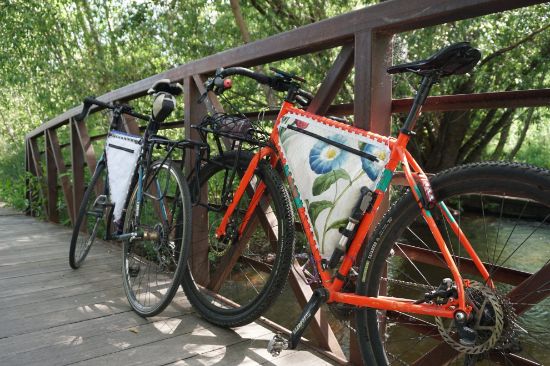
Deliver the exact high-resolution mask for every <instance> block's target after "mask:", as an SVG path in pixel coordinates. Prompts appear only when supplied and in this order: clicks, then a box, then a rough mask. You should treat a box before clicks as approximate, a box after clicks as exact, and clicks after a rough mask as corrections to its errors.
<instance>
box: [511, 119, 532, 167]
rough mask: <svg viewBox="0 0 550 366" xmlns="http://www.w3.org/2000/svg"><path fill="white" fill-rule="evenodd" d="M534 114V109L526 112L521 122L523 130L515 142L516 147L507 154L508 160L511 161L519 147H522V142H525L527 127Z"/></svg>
mask: <svg viewBox="0 0 550 366" xmlns="http://www.w3.org/2000/svg"><path fill="white" fill-rule="evenodd" d="M534 113H535V108H529V112H527V118H526V119H525V121H524V122H523V128H522V129H521V134H520V135H519V138H518V141H517V142H516V145H515V146H514V148H513V149H512V151H510V153H509V154H508V160H513V159H514V157H515V156H516V154H517V153H518V151H519V149H520V148H521V145H523V141H525V136H527V130H529V126H530V125H531V121H532V120H533V115H534Z"/></svg>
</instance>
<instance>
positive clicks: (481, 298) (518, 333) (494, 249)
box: [357, 163, 550, 365]
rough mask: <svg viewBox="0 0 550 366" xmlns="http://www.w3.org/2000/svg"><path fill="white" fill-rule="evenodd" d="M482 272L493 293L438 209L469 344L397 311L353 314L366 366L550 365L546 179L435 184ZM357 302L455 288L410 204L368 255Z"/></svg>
mask: <svg viewBox="0 0 550 366" xmlns="http://www.w3.org/2000/svg"><path fill="white" fill-rule="evenodd" d="M432 187H433V189H434V192H435V195H436V198H437V199H438V200H439V201H444V202H445V203H446V205H447V207H448V208H449V210H450V211H451V213H452V214H453V216H454V217H455V219H456V221H457V222H458V225H459V226H460V227H461V229H462V230H463V231H464V232H465V234H466V236H467V237H468V239H469V240H470V242H471V243H472V246H473V247H474V249H475V251H476V253H477V254H478V256H479V257H480V259H481V260H482V261H483V262H484V263H485V265H486V267H487V269H488V270H489V272H490V274H491V277H492V279H493V281H494V283H495V285H496V289H495V290H493V289H491V288H489V287H488V286H485V285H484V281H483V279H482V278H481V277H480V276H479V275H478V274H477V271H476V270H475V268H474V267H473V266H472V262H471V261H470V260H469V256H468V255H467V254H466V253H465V250H464V248H462V247H461V246H460V245H459V244H458V240H457V237H456V236H455V235H454V233H453V232H452V231H451V228H450V226H449V224H448V223H447V221H446V220H445V219H444V218H443V216H442V214H441V212H440V211H439V210H438V209H434V210H432V214H433V216H434V219H435V220H436V223H437V225H438V227H439V229H440V231H441V233H442V235H443V237H444V238H445V241H446V243H447V245H448V247H449V248H450V250H451V254H453V255H454V256H455V262H457V265H458V267H459V270H460V272H461V274H462V276H463V277H464V278H465V279H470V280H471V281H472V286H471V288H469V289H468V290H467V293H466V295H467V302H468V303H470V305H472V306H473V308H474V311H473V313H474V320H473V321H472V322H470V323H468V324H469V327H470V328H472V329H474V330H475V341H473V343H470V344H466V343H465V342H464V339H462V341H461V340H460V339H459V337H458V334H457V328H456V324H455V323H454V322H453V321H452V320H450V319H441V318H435V319H434V318H433V317H427V316H419V315H414V314H410V315H409V314H404V313H401V312H398V311H379V310H374V309H368V310H367V309H363V310H359V311H358V312H357V324H358V329H357V331H358V335H359V340H360V345H361V351H362V354H363V357H364V361H365V363H366V364H369V365H386V364H390V365H408V364H415V365H416V364H418V365H420V364H426V365H428V364H429V365H443V364H456V365H472V364H476V363H479V364H483V365H485V364H502V365H519V364H521V365H543V364H550V352H549V350H550V330H549V329H548V324H550V311H549V308H550V301H549V299H548V298H547V296H548V295H549V294H550V264H549V262H550V246H549V245H548V243H549V242H550V223H549V221H550V195H549V193H550V172H549V171H546V170H542V169H538V168H535V167H530V166H525V165H520V164H507V163H481V164H473V165H467V166H463V167H457V168H453V169H450V170H448V171H445V172H443V173H440V174H438V175H437V176H435V177H434V178H433V179H432ZM365 253H366V254H365V257H364V258H363V261H362V265H361V269H360V280H359V285H358V287H357V293H358V294H360V295H368V296H374V297H376V296H379V295H380V296H381V295H387V296H392V297H401V298H409V299H424V294H425V293H427V292H429V291H431V290H433V289H435V288H436V287H437V286H438V285H439V284H440V283H441V282H442V280H443V279H444V278H446V277H448V278H452V276H451V274H450V271H449V270H448V268H447V266H446V264H445V263H444V261H443V259H442V256H441V253H440V251H439V249H438V248H437V245H436V244H435V240H434V238H433V236H432V234H431V233H430V231H429V229H428V228H427V224H426V223H425V221H424V220H423V218H422V217H421V216H420V210H419V208H418V205H417V203H416V202H415V201H414V199H413V197H412V195H411V194H410V192H409V193H407V194H406V195H405V196H404V197H402V198H401V199H400V200H399V201H397V202H396V203H395V204H394V205H393V207H392V209H391V210H390V211H389V212H388V213H387V214H386V215H385V216H384V218H383V219H382V221H381V223H380V224H379V225H378V227H377V229H376V231H375V233H374V234H373V236H372V239H371V241H370V243H369V246H368V248H367V250H366V251H365Z"/></svg>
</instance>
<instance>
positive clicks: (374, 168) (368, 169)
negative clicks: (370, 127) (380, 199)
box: [361, 144, 386, 181]
mask: <svg viewBox="0 0 550 366" xmlns="http://www.w3.org/2000/svg"><path fill="white" fill-rule="evenodd" d="M363 151H364V152H366V153H367V154H371V155H374V156H376V157H377V158H378V159H379V161H383V160H386V152H385V151H384V150H381V149H379V148H377V147H376V146H375V145H371V144H365V146H364V147H363ZM361 165H362V167H363V170H364V171H365V173H367V176H368V177H369V178H370V179H371V180H373V181H375V180H376V178H378V175H380V171H381V170H382V169H381V167H380V165H379V164H378V163H376V162H374V161H371V160H369V159H366V158H361Z"/></svg>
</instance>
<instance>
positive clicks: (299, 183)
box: [279, 112, 389, 257]
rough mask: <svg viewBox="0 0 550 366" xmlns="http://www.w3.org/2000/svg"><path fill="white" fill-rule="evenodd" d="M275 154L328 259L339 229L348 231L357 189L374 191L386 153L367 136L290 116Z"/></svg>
mask: <svg viewBox="0 0 550 366" xmlns="http://www.w3.org/2000/svg"><path fill="white" fill-rule="evenodd" d="M287 126H293V127H294V128H298V129H303V130H305V131H307V132H311V133H314V134H316V135H319V136H322V137H324V138H326V139H328V140H330V141H334V142H335V143H337V144H343V145H346V146H348V147H350V148H352V149H354V150H357V151H364V152H366V153H368V154H371V155H374V156H376V157H377V158H378V161H376V162H373V161H371V160H369V159H366V158H363V157H361V156H359V155H356V154H353V153H352V152H350V151H346V150H343V149H341V148H339V147H338V146H336V145H333V144H330V143H329V142H325V141H321V140H319V139H317V138H315V137H313V136H309V135H306V134H304V133H301V132H299V131H295V130H291V129H289V128H287ZM279 148H280V150H281V152H282V153H283V156H284V158H285V160H286V165H287V168H288V171H289V173H290V174H291V175H292V177H293V181H294V185H295V186H296V189H297V192H298V197H295V199H297V201H300V202H301V204H303V206H304V208H305V210H306V216H307V217H308V220H309V222H310V224H311V227H312V230H313V237H314V238H315V241H316V244H317V246H318V248H319V250H320V252H321V254H322V255H323V256H324V257H329V256H330V255H331V254H332V251H333V250H334V247H335V246H336V244H337V243H338V241H339V240H340V238H341V234H340V233H339V231H338V229H339V228H340V227H345V226H346V225H347V223H348V218H349V216H350V215H351V211H352V210H353V207H354V206H355V204H356V202H357V200H358V199H359V196H360V190H361V187H367V188H368V189H370V190H374V189H375V188H376V185H377V184H378V182H379V180H380V178H381V177H382V172H383V170H384V166H385V165H386V163H387V162H388V159H389V147H388V146H387V145H386V144H384V143H382V142H379V141H376V140H375V139H373V138H370V137H368V136H364V135H360V134H356V133H353V132H349V131H345V130H343V129H341V128H338V127H337V126H331V125H329V124H325V123H323V122H321V121H318V120H315V119H313V118H310V117H306V116H303V115H299V114H295V113H292V112H289V113H287V114H286V115H285V116H283V117H282V119H281V122H280V124H279Z"/></svg>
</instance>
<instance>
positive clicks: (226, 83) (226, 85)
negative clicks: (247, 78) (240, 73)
mask: <svg viewBox="0 0 550 366" xmlns="http://www.w3.org/2000/svg"><path fill="white" fill-rule="evenodd" d="M231 85H233V82H232V81H231V79H224V80H223V87H224V89H231Z"/></svg>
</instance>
